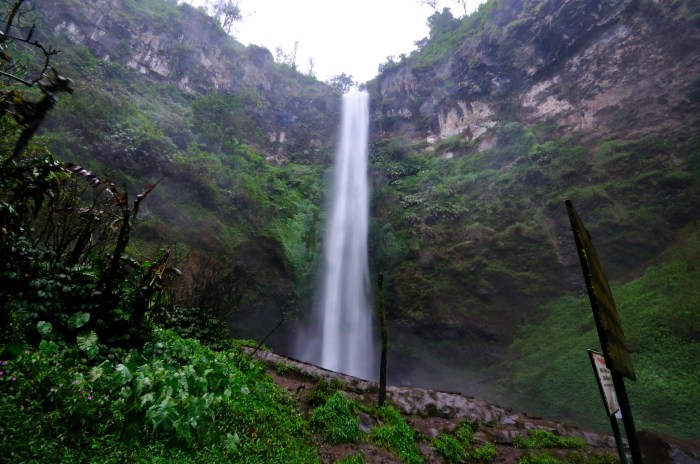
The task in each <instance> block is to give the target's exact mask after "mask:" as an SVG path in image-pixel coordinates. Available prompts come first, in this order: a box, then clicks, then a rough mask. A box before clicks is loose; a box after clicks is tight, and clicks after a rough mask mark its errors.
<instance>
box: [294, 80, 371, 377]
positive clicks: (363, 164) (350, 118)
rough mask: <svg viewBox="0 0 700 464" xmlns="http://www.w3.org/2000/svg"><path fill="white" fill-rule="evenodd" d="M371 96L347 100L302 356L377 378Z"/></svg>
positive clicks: (362, 94)
mask: <svg viewBox="0 0 700 464" xmlns="http://www.w3.org/2000/svg"><path fill="white" fill-rule="evenodd" d="M368 132H369V96H368V94H367V92H364V91H358V90H351V91H350V92H349V93H347V94H345V95H344V96H343V111H342V122H341V130H340V143H339V145H338V151H337V154H336V160H335V170H334V176H333V183H332V186H331V187H332V189H333V195H332V200H331V202H330V203H329V206H330V209H328V210H327V214H326V218H327V222H326V230H325V237H324V261H323V268H322V275H321V279H320V280H321V282H322V283H321V285H320V287H319V289H318V291H317V295H316V298H315V307H314V311H313V314H312V323H311V325H310V330H309V331H305V332H304V333H303V335H302V336H301V338H303V340H298V344H297V346H298V347H300V348H301V349H300V350H297V351H298V354H297V355H298V356H299V357H301V358H304V359H308V360H309V361H311V362H315V363H316V364H318V365H320V366H321V367H324V368H326V369H330V370H333V371H337V372H343V373H345V374H349V375H353V376H356V377H361V378H364V379H373V378H376V374H377V373H376V368H375V366H376V364H377V363H376V359H375V358H376V356H375V350H374V337H373V334H372V309H371V303H370V296H369V293H370V285H369V266H368V257H367V234H368V224H369V188H368V180H367V139H368Z"/></svg>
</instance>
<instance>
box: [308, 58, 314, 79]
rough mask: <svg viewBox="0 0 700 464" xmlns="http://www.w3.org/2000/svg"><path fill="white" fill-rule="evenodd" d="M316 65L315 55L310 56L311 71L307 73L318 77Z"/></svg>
mask: <svg viewBox="0 0 700 464" xmlns="http://www.w3.org/2000/svg"><path fill="white" fill-rule="evenodd" d="M315 67H316V60H314V57H313V56H310V57H309V72H308V73H307V74H308V75H309V76H311V77H316V70H315V69H314V68H315Z"/></svg>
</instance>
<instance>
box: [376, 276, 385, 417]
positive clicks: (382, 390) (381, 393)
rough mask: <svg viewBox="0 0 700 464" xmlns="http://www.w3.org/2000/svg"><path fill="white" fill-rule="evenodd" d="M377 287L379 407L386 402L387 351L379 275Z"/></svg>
mask: <svg viewBox="0 0 700 464" xmlns="http://www.w3.org/2000/svg"><path fill="white" fill-rule="evenodd" d="M377 283H378V285H379V327H380V331H381V333H382V359H381V362H380V365H379V401H378V404H379V406H380V407H381V406H382V405H383V404H384V401H386V351H387V333H386V308H385V307H384V288H383V285H384V275H383V274H381V273H380V274H379V277H378V278H377Z"/></svg>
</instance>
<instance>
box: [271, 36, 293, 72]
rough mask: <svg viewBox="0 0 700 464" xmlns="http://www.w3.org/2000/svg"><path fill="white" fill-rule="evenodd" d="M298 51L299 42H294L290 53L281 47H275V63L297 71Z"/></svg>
mask: <svg viewBox="0 0 700 464" xmlns="http://www.w3.org/2000/svg"><path fill="white" fill-rule="evenodd" d="M298 49H299V41H298V40H295V41H294V47H293V48H292V51H291V52H289V53H287V52H285V51H284V49H283V48H282V47H275V61H277V62H278V63H280V64H286V65H287V66H289V67H290V68H292V69H294V70H296V69H297V50H298Z"/></svg>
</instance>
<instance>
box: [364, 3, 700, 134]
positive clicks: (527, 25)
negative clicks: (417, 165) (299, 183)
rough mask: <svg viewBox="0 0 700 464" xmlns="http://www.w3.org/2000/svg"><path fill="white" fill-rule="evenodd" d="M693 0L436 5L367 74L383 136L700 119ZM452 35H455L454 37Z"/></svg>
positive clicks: (632, 129) (654, 128)
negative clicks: (412, 36)
mask: <svg viewBox="0 0 700 464" xmlns="http://www.w3.org/2000/svg"><path fill="white" fill-rule="evenodd" d="M697 14H698V12H697V6H694V5H693V4H692V2H658V1H651V0H649V1H644V0H597V1H586V2H583V1H577V0H565V1H546V0H540V1H502V2H487V3H486V4H484V5H482V6H481V7H480V9H479V11H478V12H476V13H474V14H473V15H472V16H470V17H468V18H466V19H465V20H462V21H458V20H456V19H454V18H452V17H451V15H450V13H449V12H443V13H436V14H435V15H434V16H433V18H431V19H432V21H431V22H432V24H431V25H432V30H431V36H430V38H428V39H427V40H425V41H424V42H423V43H422V44H420V45H422V47H421V49H420V50H419V51H417V52H414V53H412V54H411V55H410V56H409V57H407V58H406V59H404V60H403V61H402V62H401V63H392V64H389V65H387V69H386V70H385V71H384V72H383V73H382V74H381V75H380V76H378V77H377V78H376V79H375V81H373V82H372V83H370V87H371V88H372V89H373V96H374V97H375V98H374V102H375V119H374V121H375V127H376V129H377V135H378V136H381V137H391V136H395V135H397V134H399V133H406V132H408V133H410V134H411V135H412V137H413V138H415V139H418V138H423V139H427V140H428V141H429V143H431V144H434V143H436V141H437V140H439V139H446V138H449V137H451V136H454V135H460V136H461V137H462V138H463V139H464V140H469V141H472V140H473V141H477V142H478V141H481V144H486V145H488V142H487V141H486V139H488V136H489V134H493V133H494V131H495V130H497V128H498V127H500V126H502V125H503V124H504V123H506V122H509V121H518V122H520V123H522V124H527V125H531V124H535V123H536V122H539V121H542V120H550V121H552V122H553V123H554V124H555V125H556V126H557V128H558V131H559V134H560V135H567V134H571V133H574V132H581V133H584V134H586V135H588V136H590V137H592V138H593V139H597V140H600V139H603V138H617V139H620V138H635V137H639V136H642V135H646V134H650V133H659V132H661V131H663V132H664V133H665V134H669V135H672V136H678V137H683V136H688V134H692V133H693V131H696V130H697V127H698V109H699V107H700V102H698V98H697V92H698V89H697V87H698V82H697V76H698V75H700V52H699V51H698V47H697V44H698V43H699V42H700V30H699V28H698V22H697V17H696V16H693V15H697ZM448 44H454V47H449V46H448Z"/></svg>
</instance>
